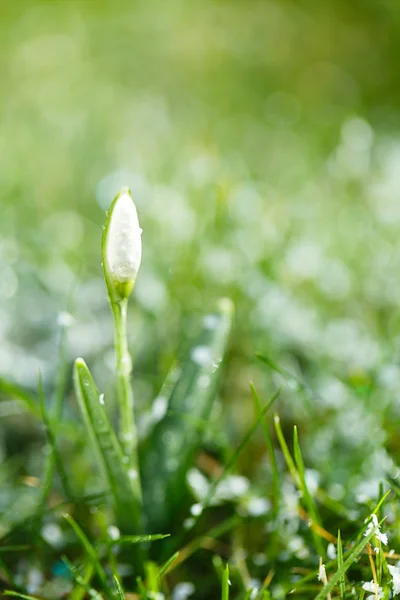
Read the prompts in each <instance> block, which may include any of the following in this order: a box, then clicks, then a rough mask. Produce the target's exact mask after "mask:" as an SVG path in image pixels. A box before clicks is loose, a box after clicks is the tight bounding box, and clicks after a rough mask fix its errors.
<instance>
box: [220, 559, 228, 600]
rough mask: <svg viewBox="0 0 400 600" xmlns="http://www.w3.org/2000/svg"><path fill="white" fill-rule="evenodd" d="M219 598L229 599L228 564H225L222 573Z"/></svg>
mask: <svg viewBox="0 0 400 600" xmlns="http://www.w3.org/2000/svg"><path fill="white" fill-rule="evenodd" d="M221 600H229V566H228V565H226V567H225V569H224V571H223V574H222V594H221Z"/></svg>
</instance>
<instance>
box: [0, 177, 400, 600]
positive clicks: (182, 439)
mask: <svg viewBox="0 0 400 600" xmlns="http://www.w3.org/2000/svg"><path fill="white" fill-rule="evenodd" d="M141 235H142V232H141V229H140V227H139V221H138V217H137V213H136V208H135V205H134V203H133V200H132V198H131V195H130V193H129V190H127V189H124V190H122V191H121V192H120V194H118V195H117V197H116V198H115V199H114V201H113V203H112V205H111V207H110V210H109V212H108V215H107V219H106V224H105V227H104V231H103V241H102V261H103V270H104V277H105V282H106V288H107V292H108V297H109V301H110V307H111V311H112V315H113V321H114V340H115V355H116V390H117V403H116V406H117V412H118V414H117V415H116V414H114V412H113V411H112V410H111V406H110V405H109V403H108V398H107V397H105V396H104V394H103V393H102V392H101V391H100V390H98V388H97V386H96V384H95V381H94V378H93V376H92V374H91V372H90V369H89V367H88V365H87V364H86V363H85V361H84V359H83V358H78V359H76V361H75V363H74V367H73V382H74V390H75V397H76V400H77V405H78V407H79V411H80V414H81V417H82V420H81V422H79V420H78V419H77V418H76V415H75V414H74V415H69V416H68V417H67V418H65V417H64V416H63V415H64V413H63V410H62V409H63V399H64V397H65V394H66V388H67V378H66V367H65V364H66V363H65V346H64V341H65V340H64V337H63V338H62V343H61V344H60V361H59V363H60V368H59V373H58V375H57V377H56V379H57V385H56V394H55V400H54V402H53V404H52V405H50V406H49V402H48V401H47V399H46V394H45V391H44V389H43V384H42V380H41V378H40V377H39V384H38V394H37V398H36V397H35V396H34V395H32V394H31V393H30V392H27V391H26V390H23V389H21V388H19V387H18V386H17V385H15V384H12V383H10V382H8V381H3V380H1V381H0V389H1V392H2V393H3V395H5V396H7V397H8V398H12V399H13V400H14V401H16V402H17V403H18V404H19V405H20V406H23V407H25V409H26V410H27V411H29V412H30V414H31V416H32V419H36V420H39V419H41V420H42V423H43V425H44V429H45V436H46V440H47V452H46V456H45V460H44V466H43V465H41V469H42V471H41V473H40V474H39V476H32V475H30V473H29V466H28V467H27V472H26V474H25V475H24V478H23V480H22V481H21V484H22V485H19V486H18V485H14V486H11V488H10V502H9V503H8V505H6V506H5V509H4V510H3V514H2V515H1V521H0V524H1V528H0V582H1V586H2V589H3V592H2V594H3V595H4V596H15V597H20V598H26V599H28V600H31V599H32V598H34V599H37V598H43V599H44V598H61V597H65V596H68V597H69V598H71V599H72V600H83V599H84V598H94V599H97V600H99V599H101V598H103V599H114V598H116V599H118V600H124V599H126V600H128V599H133V598H135V599H137V598H140V599H141V600H147V599H153V600H154V599H156V600H161V599H164V598H173V600H185V599H186V598H189V597H193V598H199V599H200V598H221V600H229V599H231V600H267V599H270V598H274V599H277V600H280V599H282V598H285V597H286V596H288V595H290V596H291V597H292V596H293V597H299V598H315V599H316V600H322V599H323V598H333V597H340V598H342V599H343V598H351V597H361V598H362V597H364V596H363V595H364V593H365V592H368V593H370V592H372V596H371V599H372V598H373V597H375V598H382V597H388V594H389V593H390V589H392V590H393V591H394V592H395V593H397V591H399V589H400V568H399V567H397V565H396V564H395V562H396V561H397V560H398V559H399V558H400V556H398V555H397V554H396V552H394V548H392V550H389V547H388V539H387V536H386V533H384V532H383V531H382V528H384V527H385V528H386V527H387V528H388V530H389V531H391V532H394V531H395V529H396V526H397V524H398V521H399V513H398V507H397V503H398V500H397V495H398V486H397V485H396V482H395V479H393V477H388V481H389V482H390V485H391V486H392V488H393V490H394V492H395V493H394V494H390V491H386V492H385V490H384V489H383V486H381V489H380V490H379V501H378V503H376V502H375V504H374V501H373V498H371V499H370V500H369V501H368V502H366V503H365V506H364V507H363V510H359V511H358V512H357V514H356V516H354V510H353V512H352V511H351V510H350V509H349V508H348V507H347V506H346V505H345V503H341V502H340V501H339V500H338V499H336V498H334V497H332V496H331V495H329V494H328V493H327V492H325V491H324V490H323V489H322V488H321V487H320V486H319V485H315V483H313V481H312V480H311V479H310V471H309V470H308V469H307V468H306V462H305V460H304V458H303V451H302V449H301V447H300V442H299V433H298V429H297V427H296V426H294V429H293V441H292V443H288V441H287V439H288V438H287V435H286V433H285V431H284V429H283V428H282V426H281V421H280V417H279V415H278V414H275V417H274V419H273V423H274V428H275V434H273V432H272V427H271V422H270V414H269V413H270V409H271V407H272V405H273V404H274V402H275V401H276V400H277V399H278V397H279V396H280V394H281V393H282V392H285V389H286V388H287V387H290V388H292V389H293V382H295V384H296V385H295V390H296V392H297V393H298V395H299V397H300V398H306V402H305V405H306V406H307V407H308V406H310V404H311V403H312V401H313V392H312V390H310V389H308V387H307V386H306V385H305V384H303V383H302V382H301V381H300V380H299V379H298V378H296V377H293V376H292V375H291V373H289V372H288V371H287V370H286V369H282V368H280V367H279V366H278V365H276V364H275V362H273V361H271V360H270V359H267V358H265V357H264V356H262V355H259V358H260V359H261V360H262V361H263V363H264V365H266V366H267V367H268V369H269V370H271V371H272V372H273V373H274V374H275V375H279V378H280V385H279V387H276V386H275V385H272V386H271V388H272V389H271V394H270V399H269V400H267V401H266V402H265V403H264V401H263V400H262V399H261V397H260V395H259V394H258V392H257V389H256V386H255V385H254V384H253V383H251V384H250V388H251V394H252V397H253V400H254V406H255V409H256V415H255V418H254V421H253V422H252V423H251V424H250V425H249V426H248V427H247V429H245V432H244V434H243V436H242V438H241V439H240V440H239V441H237V442H236V444H235V446H234V447H233V448H232V447H230V446H229V445H228V444H226V443H225V442H224V441H222V442H221V441H220V442H219V443H218V444H217V443H216V441H215V440H216V439H221V438H219V437H218V436H217V435H211V436H210V432H213V433H215V432H216V431H217V433H218V432H219V433H221V432H220V429H221V427H223V423H224V419H223V418H219V419H218V418H217V419H216V418H215V415H213V411H214V409H215V406H216V404H215V398H216V392H217V388H218V383H219V373H220V367H221V363H222V361H223V358H224V356H225V353H226V350H227V347H228V340H229V333H230V329H231V325H232V318H233V307H232V303H231V302H230V301H229V300H227V299H222V300H220V301H219V302H218V303H217V305H216V307H215V310H214V311H213V312H212V313H210V314H207V315H206V316H205V318H204V319H203V321H202V324H201V326H200V327H199V329H200V331H199V333H198V336H197V338H196V339H195V341H194V343H193V346H192V348H191V350H190V351H189V354H188V356H186V357H184V358H183V360H181V361H178V364H176V365H175V366H174V367H173V369H172V370H171V372H170V373H169V374H168V376H167V378H166V382H165V384H164V386H163V388H162V390H161V392H160V394H159V396H158V400H157V401H158V406H159V407H160V406H161V409H162V410H157V411H156V414H153V416H152V418H151V419H150V420H148V424H147V428H146V432H145V435H142V436H139V435H138V427H137V420H136V411H135V405H134V394H133V389H132V360H131V356H130V353H129V348H128V338H127V315H128V310H127V307H128V299H129V297H130V295H131V294H132V292H133V290H134V286H135V281H136V277H137V275H138V271H139V267H140V263H141V252H142V240H141ZM64 333H65V332H64ZM160 402H161V404H162V405H161V404H160ZM214 412H215V411H214ZM115 423H118V425H117V426H116V425H115ZM261 425H262V429H263V434H264V435H263V440H264V442H263V443H264V444H265V448H266V450H267V452H268V458H269V462H268V467H267V468H266V471H265V473H264V480H263V479H261V485H260V483H259V481H258V483H257V482H256V481H255V482H254V483H253V482H252V483H250V482H249V481H248V479H246V478H243V477H240V476H239V475H238V474H237V473H236V472H235V471H237V470H238V468H239V465H240V461H241V460H242V459H243V457H244V455H245V454H246V452H248V451H249V450H250V448H251V441H252V440H253V439H254V437H255V436H256V435H257V434H258V430H259V429H261V427H260V426H261ZM218 430H219V431H218ZM207 435H208V437H207ZM66 441H68V443H69V446H68V444H67V443H66ZM213 444H214V445H213ZM263 453H264V452H263ZM72 465H73V467H74V468H73V467H72ZM285 465H286V466H285ZM12 468H13V466H12V465H11V464H10V465H7V464H6V467H5V469H4V472H5V473H11V472H12ZM93 472H95V474H96V475H95V477H93ZM77 473H78V474H79V473H80V475H79V476H76V474H77ZM0 474H1V472H0ZM85 478H87V479H88V484H89V485H86V482H85ZM93 481H94V482H95V485H94V486H93ZM257 486H259V489H257ZM2 502H3V498H2ZM269 502H271V505H270V504H269ZM3 504H4V502H3ZM13 504H14V505H15V506H16V507H17V508H18V510H17V511H13ZM384 505H386V506H388V519H387V520H385V518H384V517H383V515H382V509H383V506H384ZM338 529H340V531H339V533H338V535H337V537H336V535H334V534H333V533H332V531H335V532H336V531H338ZM395 535H396V534H394V533H393V537H394V538H395V539H396V537H395ZM209 553H211V555H212V557H213V560H210V558H209ZM391 561H392V562H393V561H394V564H392V563H391ZM32 594H34V595H32Z"/></svg>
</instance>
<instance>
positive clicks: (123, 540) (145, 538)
mask: <svg viewBox="0 0 400 600" xmlns="http://www.w3.org/2000/svg"><path fill="white" fill-rule="evenodd" d="M169 535H170V534H169V533H165V534H163V533H155V534H154V535H123V536H121V537H120V538H117V539H116V540H112V541H111V543H112V544H118V545H119V544H141V543H145V542H156V541H157V540H163V539H164V538H167V537H169Z"/></svg>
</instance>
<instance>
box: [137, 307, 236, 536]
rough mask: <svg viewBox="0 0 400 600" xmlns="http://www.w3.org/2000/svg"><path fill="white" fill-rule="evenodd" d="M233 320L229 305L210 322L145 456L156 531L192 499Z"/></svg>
mask: <svg viewBox="0 0 400 600" xmlns="http://www.w3.org/2000/svg"><path fill="white" fill-rule="evenodd" d="M232 316H233V309H232V305H231V303H230V302H229V301H228V300H227V299H223V300H221V301H220V302H219V304H218V307H217V310H216V312H215V313H213V314H211V315H208V316H207V317H206V318H205V320H204V325H203V328H202V331H201V333H200V334H199V336H198V338H197V339H196V343H195V345H194V346H193V348H192V350H191V351H190V355H189V356H188V357H186V359H185V360H184V361H183V364H182V366H181V367H179V376H175V377H174V379H175V381H174V385H173V387H172V389H171V391H170V395H169V398H168V404H167V412H166V415H165V416H164V417H163V418H162V419H161V420H160V421H159V422H158V423H157V424H156V425H155V426H154V428H153V430H152V431H151V434H150V435H149V437H148V439H147V440H146V443H145V444H144V445H143V447H142V448H141V450H140V464H141V469H142V478H143V493H144V500H143V504H144V510H145V513H146V516H147V520H148V523H152V524H153V526H155V527H156V529H161V530H162V529H164V528H167V527H168V526H170V524H171V523H173V515H174V514H175V513H176V511H177V510H179V507H180V506H181V504H182V502H183V500H184V498H185V496H186V495H187V492H186V475H187V472H188V469H189V468H190V467H191V466H192V465H193V458H194V455H195V453H196V451H197V450H198V448H199V444H200V440H201V438H202V436H203V433H204V430H206V429H207V421H208V418H209V414H210V411H211V408H212V402H213V400H214V398H215V393H216V384H217V381H218V378H219V367H220V364H221V362H222V360H223V357H224V353H225V349H226V345H227V341H228V336H229V332H230V329H231V323H232ZM210 325H211V326H210ZM175 373H176V370H175ZM172 378H173V377H172V376H171V375H170V376H169V378H168V379H169V381H170V380H171V379H172ZM166 387H167V388H168V387H169V384H167V386H166Z"/></svg>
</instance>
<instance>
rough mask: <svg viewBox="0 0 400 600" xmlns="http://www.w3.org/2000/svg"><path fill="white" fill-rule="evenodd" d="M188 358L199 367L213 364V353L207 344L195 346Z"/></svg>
mask: <svg viewBox="0 0 400 600" xmlns="http://www.w3.org/2000/svg"><path fill="white" fill-rule="evenodd" d="M190 358H191V359H192V361H193V362H194V363H196V364H197V365H199V366H200V367H212V366H213V364H214V357H213V353H212V351H211V348H210V347H209V346H195V347H194V348H193V349H192V351H191V353H190Z"/></svg>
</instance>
